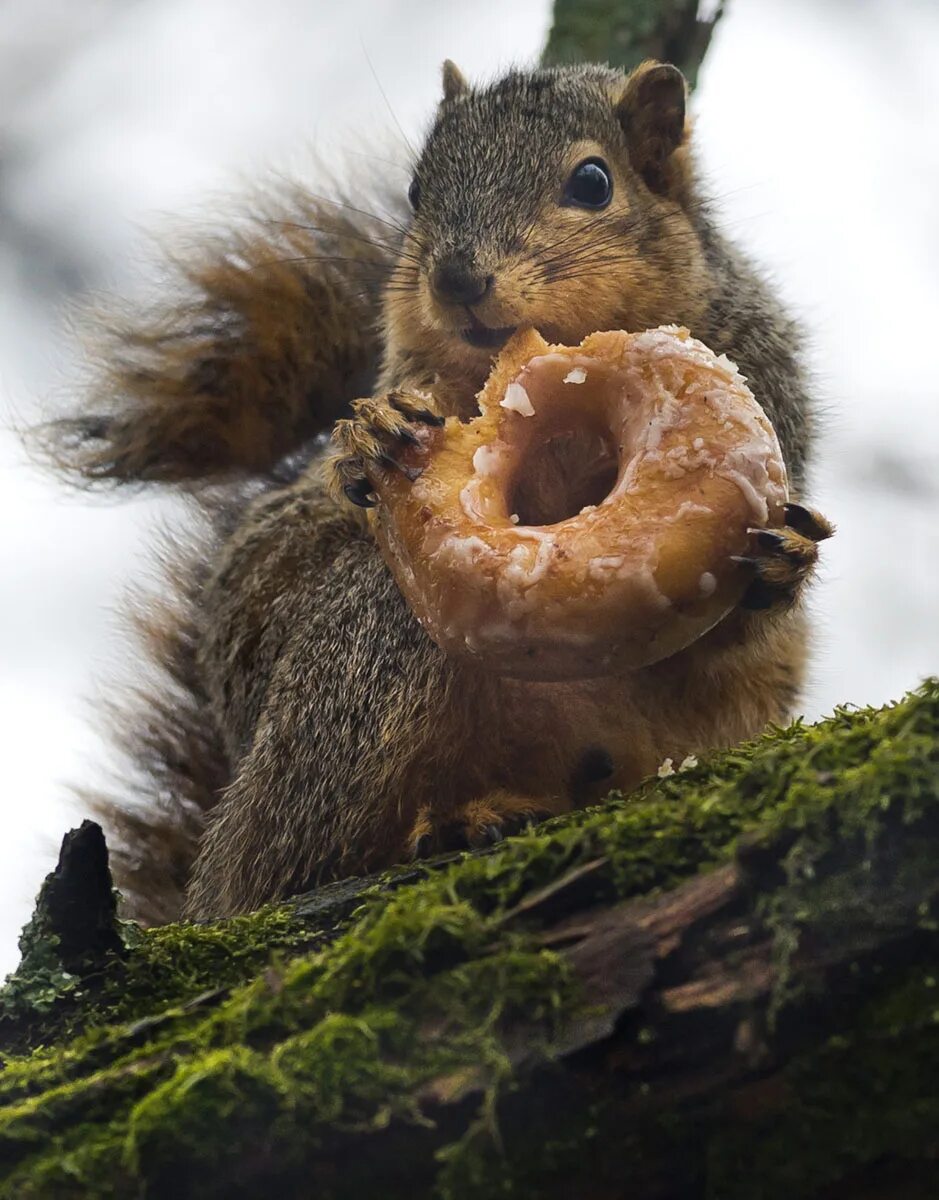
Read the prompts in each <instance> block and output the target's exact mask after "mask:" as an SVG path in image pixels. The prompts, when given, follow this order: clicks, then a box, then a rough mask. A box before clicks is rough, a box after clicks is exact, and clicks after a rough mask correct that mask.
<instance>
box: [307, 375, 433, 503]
mask: <svg viewBox="0 0 939 1200" xmlns="http://www.w3.org/2000/svg"><path fill="white" fill-rule="evenodd" d="M443 422H444V418H443V417H442V416H440V414H439V413H437V412H435V411H434V407H433V401H432V400H431V398H430V397H429V396H428V395H427V394H426V393H416V392H407V391H392V392H386V393H385V395H383V396H370V397H367V398H366V399H364V400H354V401H353V402H352V416H351V417H349V418H347V419H345V420H342V421H337V422H336V426H335V428H334V429H333V436H332V440H333V445H334V447H335V450H334V451H333V454H332V456H331V458H330V462H329V471H330V476H331V483H332V486H333V487H334V489H335V490H336V491H337V492H338V493H340V494H342V495H344V496H345V497H346V499H347V500H351V501H352V503H353V504H357V505H359V507H360V508H372V507H373V506H374V504H375V498H374V495H373V493H372V484H371V482H370V479H369V474H370V472H373V471H374V470H375V469H376V468H380V467H391V468H392V469H394V470H398V471H402V472H403V473H404V474H405V475H406V476H407V477H408V478H410V479H414V478H416V474H415V472H414V471H413V468H411V467H408V466H406V465H405V464H403V463H401V462H399V461H398V459H397V457H396V448H397V447H399V446H401V445H402V444H405V445H412V446H413V445H417V444H418V438H417V436H416V435H415V433H414V431H413V429H412V428H411V427H412V425H415V424H418V425H421V424H423V425H436V426H440V425H443Z"/></svg>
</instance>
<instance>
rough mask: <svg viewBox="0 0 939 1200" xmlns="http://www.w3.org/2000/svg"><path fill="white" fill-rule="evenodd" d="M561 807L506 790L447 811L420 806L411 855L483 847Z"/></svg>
mask: <svg viewBox="0 0 939 1200" xmlns="http://www.w3.org/2000/svg"><path fill="white" fill-rule="evenodd" d="M566 807H567V806H564V808H566ZM561 811H564V809H562V808H561V807H558V808H557V809H556V810H552V808H551V807H548V805H547V804H546V803H545V802H543V801H537V800H532V799H531V798H530V797H528V796H516V795H514V794H513V793H511V792H505V791H497V792H490V793H489V794H488V795H487V796H484V797H482V799H479V800H470V801H469V802H468V803H467V804H464V805H463V806H462V807H461V808H459V809H456V810H453V809H451V810H449V811H448V812H444V813H440V812H436V811H435V810H434V809H433V808H431V807H430V806H426V805H425V806H424V807H422V808H420V809H419V810H418V813H417V817H416V819H415V821H414V826H413V828H412V830H411V833H410V835H409V837H408V852H409V854H410V857H411V858H430V857H431V856H433V855H435V854H443V853H445V852H447V851H454V850H481V849H483V848H484V847H486V846H495V845H497V844H498V843H499V842H501V841H503V839H504V838H507V837H510V836H511V835H512V834H514V833H521V832H522V831H523V830H524V829H527V828H529V826H531V825H535V824H537V823H538V822H539V821H544V820H545V819H546V818H548V817H550V816H554V815H555V812H561Z"/></svg>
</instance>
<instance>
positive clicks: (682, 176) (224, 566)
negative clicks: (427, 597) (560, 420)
mask: <svg viewBox="0 0 939 1200" xmlns="http://www.w3.org/2000/svg"><path fill="white" fill-rule="evenodd" d="M686 93H687V89H686V84H685V81H684V79H683V77H682V75H681V73H680V71H679V70H678V69H677V68H675V67H673V66H670V65H667V64H663V63H656V62H646V63H644V64H642V65H641V66H640V67H638V68H636V69H635V70H634V71H632V72H631V73H629V74H624V73H623V72H621V71H618V70H615V69H613V68H609V67H605V66H598V65H579V66H572V67H555V68H548V69H535V70H513V71H510V72H509V73H508V74H506V75H504V76H503V77H502V78H500V79H498V80H497V81H496V82H493V83H491V84H488V85H486V86H483V87H471V86H470V85H469V84H468V83H467V81H466V80H465V79H464V77H463V75H462V74H461V73H460V71H459V70H458V69H457V67H456V66H455V65H454V64H453V63H451V62H449V61H448V62H446V63H445V64H444V68H443V95H442V99H441V100H440V103H439V106H438V109H437V113H436V117H435V120H434V122H433V125H432V128H431V129H430V132H429V134H428V136H427V138H426V140H425V142H424V144H423V147H422V149H421V151H420V153H419V155H418V156H417V161H416V164H415V167H414V173H413V179H412V182H411V184H410V189H409V191H408V202H409V203H408V207H407V209H405V208H404V207H403V206H401V207H400V208H398V209H394V208H392V209H390V210H388V211H389V215H388V216H387V217H379V216H375V215H373V213H372V212H371V210H370V209H366V208H364V207H363V204H364V203H365V202H364V201H363V200H362V199H361V198H360V197H359V196H356V197H350V198H349V199H348V200H347V201H346V202H343V201H341V200H338V201H331V200H328V199H320V198H318V197H316V196H314V195H311V194H310V193H308V192H304V191H303V190H301V189H297V190H296V191H295V192H293V193H292V194H291V195H290V196H289V197H288V199H287V202H286V203H285V204H283V205H282V207H281V208H280V209H279V210H276V211H274V212H272V211H271V210H264V211H262V212H261V214H260V215H259V216H256V218H255V219H254V221H253V223H252V224H251V225H249V226H248V227H246V228H244V229H242V230H240V231H239V232H237V233H236V234H234V235H233V236H232V238H231V239H230V240H229V241H227V242H222V243H218V244H215V245H212V246H210V247H209V248H208V249H207V250H206V251H205V252H203V254H202V255H201V257H197V258H195V259H194V260H188V261H183V263H182V264H181V265H182V274H183V277H184V282H185V290H183V291H182V293H181V294H180V295H178V296H174V297H172V298H171V300H170V303H169V304H168V305H167V308H166V309H165V311H163V312H158V313H156V314H153V315H152V316H151V317H149V318H148V319H143V320H138V321H125V322H123V323H118V324H117V325H115V326H114V327H113V328H112V329H111V330H110V334H109V337H108V338H107V339H106V340H105V342H104V344H103V347H102V361H103V371H102V373H101V379H100V382H99V384H98V386H97V387H96V388H95V389H94V390H93V391H92V392H91V393H90V394H88V395H87V396H86V397H85V398H84V399H83V400H82V401H81V403H80V407H79V408H78V410H77V411H75V412H72V413H70V414H68V415H66V416H63V417H61V418H59V419H58V420H55V421H52V422H51V423H49V424H48V425H47V426H46V427H44V430H43V445H44V447H45V449H46V451H47V452H48V453H51V455H52V457H53V460H54V461H55V463H56V464H57V465H58V466H59V467H60V468H62V469H64V470H66V471H68V472H70V473H72V474H73V475H77V477H78V478H80V479H83V480H85V481H87V482H89V483H108V482H110V483H115V484H134V483H143V482H149V481H156V482H161V483H164V484H171V485H174V486H176V487H177V488H178V489H179V490H180V491H183V492H184V493H186V494H187V495H188V496H189V497H190V498H191V501H192V503H193V505H194V506H195V508H196V509H197V511H198V512H199V513H200V514H201V516H202V517H203V518H204V520H205V523H206V529H205V532H204V534H203V535H201V538H200V539H199V540H197V544H196V545H195V546H194V547H193V548H191V549H190V551H189V552H188V553H187V552H186V551H185V550H184V549H183V548H181V547H179V546H177V547H175V548H174V549H173V551H172V554H171V555H170V558H171V562H170V573H171V575H172V578H173V596H172V597H171V599H170V600H169V601H167V602H166V603H165V604H164V605H163V607H159V606H157V605H156V604H155V603H151V604H150V605H149V606H147V607H145V608H144V609H142V610H141V612H140V613H139V614H138V616H139V621H140V624H141V626H142V629H143V632H144V635H145V637H146V640H147V642H148V645H149V650H150V652H151V655H152V657H153V658H154V660H155V661H156V663H158V664H159V665H161V666H162V669H163V672H164V683H163V685H162V686H160V687H158V688H156V689H154V690H153V694H152V695H150V697H149V698H147V699H145V701H144V708H143V711H139V712H137V713H136V715H135V714H134V713H133V712H131V713H123V714H121V715H120V718H119V730H118V733H119V736H120V737H121V738H122V739H123V741H124V742H125V745H126V748H127V750H128V751H129V753H130V754H131V756H132V758H133V760H134V761H135V763H136V764H137V773H136V775H134V776H132V777H128V779H132V780H133V781H134V786H133V789H132V790H133V791H134V792H135V793H137V795H136V796H135V797H132V798H123V799H122V798H118V799H116V800H115V799H112V798H108V797H101V798H98V799H97V801H96V802H95V803H96V805H97V809H98V812H99V813H100V814H102V816H103V818H104V820H105V823H106V824H107V825H109V826H110V827H111V828H112V829H114V830H115V832H116V834H117V837H118V848H117V853H116V855H115V874H116V878H117V883H118V886H119V887H120V888H121V889H122V890H123V892H124V894H125V902H126V905H127V910H128V912H129V914H130V915H132V916H135V917H137V918H138V919H140V920H142V921H144V922H147V923H158V922H162V921H167V920H171V919H174V918H176V917H178V916H179V915H180V913H182V915H183V916H184V917H186V918H192V919H212V918H217V917H223V916H228V915H231V914H235V913H238V912H242V911H245V910H249V909H251V908H254V907H257V906H258V905H260V904H262V903H264V902H267V901H270V900H273V899H277V898H282V897H285V896H288V895H290V894H294V893H296V892H298V891H300V890H302V889H306V888H309V887H312V886H316V885H317V884H318V883H320V882H323V881H326V880H331V879H336V878H339V877H342V876H346V875H351V874H362V873H366V872H370V871H374V870H378V869H382V868H385V867H388V866H390V865H392V864H395V863H398V862H401V861H406V860H408V859H411V858H414V857H420V856H424V855H429V854H434V853H437V852H440V851H444V850H448V849H454V848H466V847H477V846H483V845H486V844H490V843H493V842H497V841H499V840H501V838H503V837H504V836H506V835H507V834H509V833H511V832H514V831H517V830H519V829H521V828H522V827H524V826H525V825H527V824H528V823H529V822H531V821H534V820H538V819H540V818H541V817H543V816H546V815H550V814H557V813H562V812H565V811H568V810H570V809H571V808H574V807H578V806H582V805H586V804H590V803H596V802H599V801H600V800H602V799H603V797H604V796H605V795H606V794H607V793H608V792H609V791H610V790H611V789H620V790H628V789H631V788H633V787H634V786H635V785H636V784H637V783H638V782H639V781H640V780H641V779H642V778H643V777H645V776H648V775H650V774H652V773H654V772H655V770H656V768H657V767H658V766H659V765H660V764H661V763H662V762H663V760H664V759H666V758H672V759H674V760H675V761H678V760H681V759H683V758H685V757H686V756H688V755H696V754H700V753H703V752H707V751H709V750H712V749H716V748H722V747H726V746H729V745H732V744H733V743H735V742H737V741H739V740H741V739H745V738H749V737H752V736H755V735H756V734H758V733H759V732H760V731H761V730H762V729H763V728H764V727H765V726H766V725H767V724H768V723H770V722H785V721H786V720H788V719H789V717H790V716H791V714H792V712H793V709H794V706H795V704H796V702H797V699H798V696H799V691H800V687H801V686H802V683H803V680H804V676H805V669H806V661H807V648H808V638H809V628H808V620H807V616H806V613H805V611H804V605H803V597H804V592H805V586H806V583H807V581H808V580H809V578H810V576H811V575H812V573H813V569H814V566H815V563H816V559H817V554H818V548H817V543H818V542H819V541H821V540H822V539H824V538H825V537H827V536H829V535H830V533H831V532H832V527H831V526H830V524H829V523H828V522H827V521H826V520H825V519H824V518H823V517H822V516H821V515H820V514H818V513H817V512H814V511H813V510H812V509H810V508H807V507H805V506H804V505H803V504H802V503H801V501H802V499H803V495H802V493H803V489H804V486H805V471H806V465H807V460H808V455H809V451H810V448H811V443H812V435H813V411H812V403H811V400H810V396H809V393H808V389H807V385H806V378H805V374H804V371H803V367H802V365H801V361H800V346H801V338H800V334H799V330H798V328H797V326H796V324H795V323H794V322H793V321H792V320H791V319H790V317H789V316H787V315H786V313H785V312H784V311H783V309H782V308H781V306H780V304H779V303H778V302H777V300H776V299H775V297H774V296H773V294H772V292H771V290H770V289H769V288H768V286H767V285H766V283H765V282H764V281H763V280H762V279H761V277H760V275H759V274H758V272H757V271H756V270H755V269H754V268H753V267H752V266H751V265H750V263H749V262H748V261H747V259H746V258H745V257H744V256H743V255H742V254H741V253H740V252H739V251H738V250H737V249H736V248H735V247H734V246H732V245H731V244H729V243H728V242H727V241H726V240H725V239H724V237H723V236H722V235H721V234H720V233H719V232H718V231H717V229H716V228H715V225H714V222H713V219H712V217H711V214H710V208H709V204H708V203H707V201H706V200H705V198H704V197H703V196H702V194H701V192H700V190H699V187H698V185H697V183H696V179H695V171H694V164H693V157H692V152H691V126H690V121H689V119H688V116H687V114H686ZM379 186H380V187H384V185H383V184H381V185H379ZM386 199H387V198H386ZM352 200H354V201H356V202H357V205H358V206H356V204H355V203H352V202H351V201H352ZM663 324H678V325H684V326H687V327H688V328H689V329H690V331H691V332H692V334H693V335H694V336H695V337H697V338H699V339H700V340H701V341H703V342H704V343H705V344H707V345H708V346H709V347H710V348H711V349H712V350H714V351H715V352H716V353H726V354H727V355H728V356H729V357H730V358H731V359H732V360H733V361H734V362H735V363H737V365H738V366H739V368H740V370H741V371H742V373H743V374H744V375H745V376H746V377H747V378H748V379H749V382H750V386H751V388H752V390H753V392H754V394H755V395H756V397H757V399H758V400H759V401H760V403H761V404H762V406H763V408H764V409H765V411H766V413H767V415H768V417H769V419H770V420H771V422H772V424H773V425H774V427H775V429H776V431H777V434H778V436H779V439H780V443H781V446H782V449H783V454H784V458H785V461H786V464H787V469H788V472H789V477H790V484H791V489H792V496H793V500H792V503H790V504H789V506H788V507H787V510H786V521H787V524H786V526H785V527H784V528H782V529H780V530H774V531H771V530H754V531H752V532H751V538H752V552H751V554H750V555H748V556H747V557H746V558H745V559H743V560H741V561H740V564H739V569H740V570H741V571H744V572H746V573H747V578H748V586H747V589H746V592H745V594H744V599H743V601H742V603H741V605H740V606H739V607H738V608H737V609H735V610H734V611H733V612H732V613H730V614H729V615H728V616H727V617H726V618H725V619H724V620H723V621H722V622H720V623H719V624H718V625H717V626H716V627H715V628H714V629H712V630H711V631H710V632H709V633H707V634H706V635H704V636H703V637H701V638H700V639H699V640H698V641H697V642H695V643H694V644H692V645H691V646H689V647H688V648H687V649H685V650H683V651H682V652H680V653H678V654H676V655H674V656H673V657H671V658H669V659H667V660H665V661H663V662H659V663H656V664H655V665H653V666H650V667H646V668H643V669H641V670H637V671H632V672H629V673H627V674H624V675H620V676H612V677H608V678H599V679H591V680H586V681H583V682H572V683H534V682H524V681H521V680H515V679H510V678H496V677H494V676H491V675H487V674H486V673H485V672H484V671H482V670H480V669H479V668H476V667H474V666H471V665H466V664H459V663H456V662H454V661H451V660H450V659H448V658H446V657H445V656H444V654H443V653H442V652H441V651H440V650H439V649H438V648H437V647H436V645H434V644H433V643H432V642H431V641H430V639H429V638H428V637H427V635H426V634H425V633H424V632H423V630H422V629H421V627H420V626H419V625H418V623H417V621H416V619H415V618H414V616H413V615H412V614H411V612H410V610H409V609H408V607H407V605H406V603H405V601H404V599H403V597H402V596H401V594H400V592H399V591H398V589H397V587H396V585H395V584H394V582H393V580H392V578H391V575H390V573H389V571H388V569H387V567H386V565H385V563H384V561H383V559H382V557H381V555H380V553H379V551H378V548H377V546H376V544H375V542H374V540H373V539H372V537H371V535H370V533H369V529H368V524H367V520H366V519H365V513H364V509H365V508H366V507H367V506H368V505H370V504H371V503H373V497H371V495H370V493H369V484H368V480H367V469H368V468H369V466H370V465H372V464H380V465H382V466H383V467H384V468H386V469H394V464H395V448H396V446H398V445H400V444H401V442H402V440H404V441H407V440H408V439H413V436H414V435H413V432H412V430H413V428H414V425H415V423H421V422H429V423H439V422H441V421H442V419H443V418H444V417H446V416H449V415H457V416H459V417H461V418H464V419H467V418H469V417H471V416H473V415H475V413H476V411H477V410H476V404H475V396H476V394H477V392H478V391H479V390H480V388H481V387H482V385H483V383H484V381H485V379H486V376H487V375H488V373H489V370H490V368H491V365H492V360H493V356H494V354H495V353H496V352H497V351H498V349H499V347H500V346H501V345H502V344H503V343H504V342H505V341H506V340H507V338H508V337H509V336H510V334H511V333H513V332H514V331H515V330H516V329H517V328H519V327H520V326H532V327H534V328H536V329H537V330H539V332H541V333H542V334H543V335H544V336H545V337H546V338H548V339H549V340H551V341H555V342H563V343H567V344H576V343H578V342H579V341H580V340H581V339H582V338H583V337H584V336H585V335H586V334H588V333H591V332H593V331H594V330H598V329H620V328H622V329H626V330H641V329H644V328H648V327H652V326H657V325H663ZM428 397H430V399H429V398H428ZM330 430H332V436H331V441H330V442H329V443H328V444H327V435H328V433H329V431H330ZM125 782H126V780H125ZM141 797H143V801H144V802H141Z"/></svg>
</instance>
